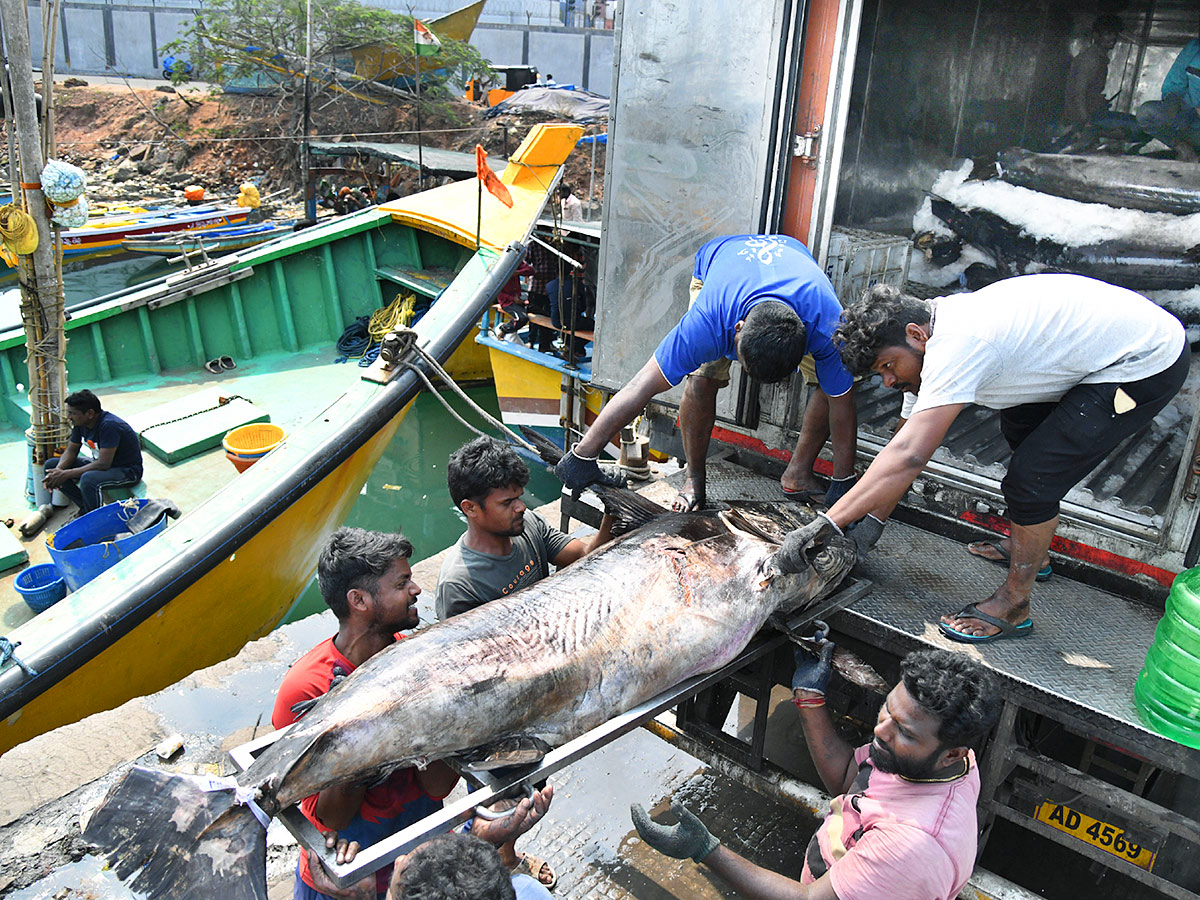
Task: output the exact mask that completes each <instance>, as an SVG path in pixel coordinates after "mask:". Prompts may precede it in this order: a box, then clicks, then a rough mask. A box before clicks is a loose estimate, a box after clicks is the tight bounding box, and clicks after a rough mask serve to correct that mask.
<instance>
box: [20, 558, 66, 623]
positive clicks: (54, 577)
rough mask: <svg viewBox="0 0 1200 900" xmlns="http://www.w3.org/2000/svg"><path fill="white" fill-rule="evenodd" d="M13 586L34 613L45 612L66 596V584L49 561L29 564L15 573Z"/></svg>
mask: <svg viewBox="0 0 1200 900" xmlns="http://www.w3.org/2000/svg"><path fill="white" fill-rule="evenodd" d="M13 587H15V588H16V589H17V593H18V594H20V595H21V599H22V600H24V601H25V602H26V603H27V604H29V608H30V609H32V610H33V611H34V612H35V613H40V612H45V611H46V610H48V609H49V608H50V607H52V606H53V605H54V604H55V603H57V602H58V601H59V600H61V599H62V598H63V597H65V596H67V585H66V583H65V582H64V581H63V578H62V576H61V575H59V574H58V569H56V568H55V567H54V566H53V565H51V564H50V563H42V564H41V565H37V566H30V567H29V568H28V569H24V570H22V571H21V572H19V573H18V574H17V577H16V580H15V581H13Z"/></svg>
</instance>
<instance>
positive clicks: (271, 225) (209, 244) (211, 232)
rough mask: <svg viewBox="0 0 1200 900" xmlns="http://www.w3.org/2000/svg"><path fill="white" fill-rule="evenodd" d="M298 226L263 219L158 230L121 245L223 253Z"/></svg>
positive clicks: (172, 252)
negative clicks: (195, 228) (254, 222)
mask: <svg viewBox="0 0 1200 900" xmlns="http://www.w3.org/2000/svg"><path fill="white" fill-rule="evenodd" d="M293 231H295V226H294V225H293V224H292V223H290V222H262V223H260V224H258V225H236V226H234V227H232V228H205V229H201V230H199V231H183V232H179V231H158V232H154V233H152V234H144V235H142V236H141V237H136V238H126V239H125V240H123V241H121V248H122V249H123V250H128V251H130V252H132V253H146V254H149V255H152V256H179V255H180V254H181V253H199V252H200V251H203V252H205V253H213V254H221V253H229V252H230V251H233V250H245V249H246V248H247V247H254V246H257V245H258V244H263V243H266V242H267V241H270V240H273V239H274V238H277V237H279V236H280V235H284V234H290V233H291V232H293Z"/></svg>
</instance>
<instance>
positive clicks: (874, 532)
mask: <svg viewBox="0 0 1200 900" xmlns="http://www.w3.org/2000/svg"><path fill="white" fill-rule="evenodd" d="M884 524H886V523H884V522H883V521H882V520H880V519H877V518H875V517H874V516H873V515H871V514H869V513H868V514H867V515H866V516H864V517H863V518H861V519H859V520H858V521H857V522H855V523H854V524H853V525H851V526H850V527H849V528H847V529H846V537H848V538H850V540H852V541H854V546H855V547H857V548H858V558H859V559H862V558H863V557H864V556H866V555H867V554H868V553H870V552H871V551H872V550H874V549H875V545H876V544H877V543H879V537H880V535H882V534H883V526H884Z"/></svg>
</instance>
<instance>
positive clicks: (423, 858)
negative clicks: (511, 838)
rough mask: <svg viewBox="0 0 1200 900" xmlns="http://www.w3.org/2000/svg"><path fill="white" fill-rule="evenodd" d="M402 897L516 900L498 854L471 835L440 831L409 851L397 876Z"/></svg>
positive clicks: (453, 899) (429, 899) (436, 899)
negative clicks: (439, 833)
mask: <svg viewBox="0 0 1200 900" xmlns="http://www.w3.org/2000/svg"><path fill="white" fill-rule="evenodd" d="M397 887H398V888H399V893H400V896H401V897H402V898H403V900H516V896H517V892H516V890H515V889H514V888H513V884H512V876H511V875H510V874H509V872H508V870H507V869H506V868H504V864H503V863H502V862H501V861H500V854H499V853H498V852H497V851H496V848H495V847H493V846H492V845H491V844H489V843H487V841H484V840H481V839H479V838H477V837H476V836H475V835H473V834H443V835H440V836H439V837H435V838H434V839H433V840H431V841H429V842H428V843H427V844H422V845H421V846H420V847H418V848H417V849H416V850H414V851H413V852H412V853H411V854H409V857H408V862H407V863H406V864H405V866H404V870H403V871H402V872H400V874H399V875H398V876H397Z"/></svg>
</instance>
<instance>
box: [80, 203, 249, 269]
mask: <svg viewBox="0 0 1200 900" xmlns="http://www.w3.org/2000/svg"><path fill="white" fill-rule="evenodd" d="M249 215H250V210H249V209H246V208H244V207H241V206H197V207H192V208H189V209H180V210H174V211H151V212H149V213H146V214H144V215H141V214H139V215H132V216H131V215H116V216H97V217H96V218H93V219H89V220H88V223H87V224H86V225H84V226H82V227H80V228H70V229H67V230H66V231H64V232H63V236H62V238H63V241H62V243H63V257H64V258H70V257H78V256H84V255H90V254H100V253H115V252H118V251H119V250H120V249H121V242H122V241H124V240H128V239H131V238H136V237H142V236H144V235H147V234H163V233H168V232H176V231H201V230H204V229H210V228H229V227H231V226H234V225H244V224H245V223H246V218H247V217H248V216H249Z"/></svg>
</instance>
